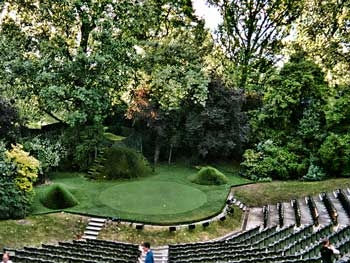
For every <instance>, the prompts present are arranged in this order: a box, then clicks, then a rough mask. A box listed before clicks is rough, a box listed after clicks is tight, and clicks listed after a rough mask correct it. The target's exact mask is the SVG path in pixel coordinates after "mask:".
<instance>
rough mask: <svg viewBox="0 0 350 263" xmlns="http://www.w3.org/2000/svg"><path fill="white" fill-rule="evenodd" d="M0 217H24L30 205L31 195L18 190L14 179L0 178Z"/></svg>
mask: <svg viewBox="0 0 350 263" xmlns="http://www.w3.org/2000/svg"><path fill="white" fill-rule="evenodd" d="M0 186H1V187H0V219H18V218H24V217H25V216H26V215H27V214H28V212H29V208H30V205H31V200H32V195H31V194H26V193H23V192H22V191H20V190H19V189H18V188H17V187H16V184H15V183H14V181H10V180H7V179H3V178H2V179H0Z"/></svg>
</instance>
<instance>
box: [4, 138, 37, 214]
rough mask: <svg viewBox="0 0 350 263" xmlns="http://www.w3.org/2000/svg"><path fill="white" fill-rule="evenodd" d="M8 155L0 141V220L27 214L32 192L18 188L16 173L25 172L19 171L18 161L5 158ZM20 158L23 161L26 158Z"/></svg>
mask: <svg viewBox="0 0 350 263" xmlns="http://www.w3.org/2000/svg"><path fill="white" fill-rule="evenodd" d="M8 153H9V152H8V151H7V150H6V148H5V145H4V144H3V143H2V142H1V141H0V219H10V218H11V219H17V218H23V217H25V216H26V215H27V214H28V212H29V208H30V205H31V201H32V198H33V194H34V192H33V191H26V190H27V189H22V188H20V187H19V185H18V181H17V180H16V179H17V176H18V173H19V171H22V172H24V171H25V170H21V169H19V165H18V163H21V162H20V161H18V162H14V160H10V159H9V158H7V157H6V155H7V154H8ZM22 157H23V160H22V161H24V160H26V158H25V157H28V156H26V155H24V156H22ZM16 160H17V159H16ZM21 176H22V175H21Z"/></svg>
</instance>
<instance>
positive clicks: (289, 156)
mask: <svg viewBox="0 0 350 263" xmlns="http://www.w3.org/2000/svg"><path fill="white" fill-rule="evenodd" d="M243 158H244V162H243V163H242V167H243V169H244V173H243V174H245V175H246V176H247V177H248V178H250V179H251V180H255V181H258V180H259V179H260V178H269V177H270V178H272V179H292V178H295V177H298V170H300V167H299V166H300V165H302V164H300V163H298V156H297V155H296V154H294V153H293V152H290V151H289V150H288V149H287V148H286V147H281V146H278V145H276V144H275V143H274V142H273V141H271V140H267V141H265V142H264V143H259V144H258V146H257V147H256V150H252V149H248V150H246V151H245V153H244V155H243Z"/></svg>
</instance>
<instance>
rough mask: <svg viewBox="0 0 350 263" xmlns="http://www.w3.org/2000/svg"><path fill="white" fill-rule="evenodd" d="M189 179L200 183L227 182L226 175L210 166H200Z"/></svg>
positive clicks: (214, 183)
mask: <svg viewBox="0 0 350 263" xmlns="http://www.w3.org/2000/svg"><path fill="white" fill-rule="evenodd" d="M191 181H192V182H193V183H196V184H201V185H221V184H227V183H228V179H227V177H226V176H225V175H224V174H223V173H222V172H220V171H219V170H217V169H215V168H214V167H210V166H206V167H202V168H201V169H200V170H199V171H198V173H197V174H196V175H195V177H194V178H193V179H192V180H191Z"/></svg>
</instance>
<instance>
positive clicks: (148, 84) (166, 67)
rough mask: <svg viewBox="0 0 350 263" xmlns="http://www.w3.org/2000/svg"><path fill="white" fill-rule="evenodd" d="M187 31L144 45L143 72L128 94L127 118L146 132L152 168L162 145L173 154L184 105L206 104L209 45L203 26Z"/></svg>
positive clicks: (176, 31)
mask: <svg viewBox="0 0 350 263" xmlns="http://www.w3.org/2000/svg"><path fill="white" fill-rule="evenodd" d="M197 26H198V27H200V28H198V27H197ZM189 29H191V28H190V27H188V28H187V30H183V29H181V28H180V29H173V30H172V32H171V33H170V34H169V35H167V36H166V37H163V38H160V39H155V40H154V41H152V42H149V43H148V44H147V45H144V52H145V54H144V58H143V60H142V68H141V69H140V70H139V72H138V75H137V78H136V80H135V83H134V85H133V86H131V90H130V91H129V94H130V101H129V108H128V112H127V117H128V118H130V119H133V120H134V121H138V122H142V123H145V124H146V125H147V126H146V127H148V128H149V130H150V132H151V136H152V138H153V142H154V163H155V164H156V163H157V161H158V159H159V155H160V150H161V147H162V145H168V146H169V147H170V150H169V151H170V153H171V152H172V148H173V147H174V144H175V143H176V141H177V140H176V138H177V136H178V135H179V133H180V132H181V130H180V127H181V121H182V120H183V110H184V104H186V103H192V104H200V105H204V104H205V102H206V98H207V84H208V76H207V75H206V73H205V72H204V70H203V67H204V64H203V63H204V57H205V55H206V54H207V53H208V51H209V50H210V47H211V45H210V44H209V45H207V44H206V43H207V42H206V38H207V36H208V35H207V34H206V32H205V31H203V25H200V24H199V25H196V26H192V29H191V30H189ZM201 30H202V31H203V32H202V33H201V34H197V33H198V32H200V31H201ZM142 129H145V127H144V126H143V127H142ZM170 155H171V154H170ZM169 159H171V158H170V157H169Z"/></svg>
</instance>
